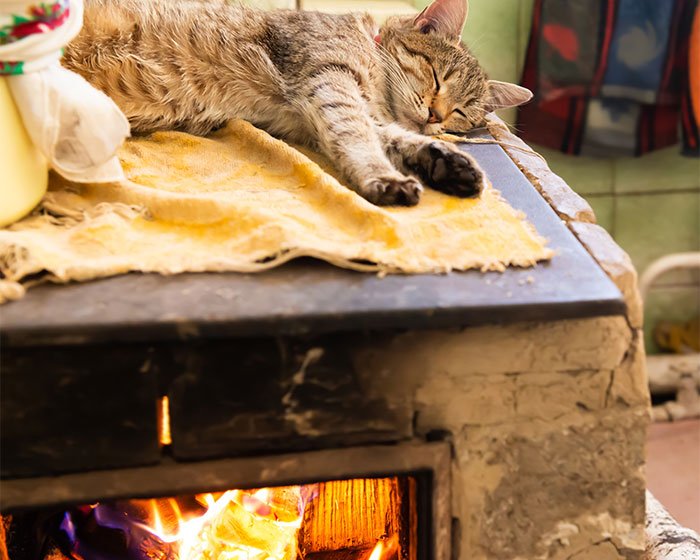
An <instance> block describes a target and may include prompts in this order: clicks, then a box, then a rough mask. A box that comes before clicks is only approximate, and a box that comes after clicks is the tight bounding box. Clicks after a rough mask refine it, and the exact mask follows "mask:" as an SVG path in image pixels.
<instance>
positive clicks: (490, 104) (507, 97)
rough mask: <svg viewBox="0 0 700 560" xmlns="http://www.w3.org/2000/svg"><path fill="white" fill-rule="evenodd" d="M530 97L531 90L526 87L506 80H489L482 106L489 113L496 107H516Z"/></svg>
mask: <svg viewBox="0 0 700 560" xmlns="http://www.w3.org/2000/svg"><path fill="white" fill-rule="evenodd" d="M530 99H532V92H531V91H530V90H529V89H527V88H524V87H522V86H519V85H516V84H510V83H508V82H499V81H498V80H489V81H488V93H487V94H486V101H485V103H484V106H485V108H486V111H487V112H488V113H490V112H491V111H495V110H496V109H506V108H508V107H517V106H518V105H522V104H523V103H527V102H528V101H530Z"/></svg>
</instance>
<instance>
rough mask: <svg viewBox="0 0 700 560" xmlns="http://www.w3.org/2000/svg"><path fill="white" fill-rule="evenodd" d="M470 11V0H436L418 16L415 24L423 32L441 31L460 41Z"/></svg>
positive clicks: (414, 21)
mask: <svg viewBox="0 0 700 560" xmlns="http://www.w3.org/2000/svg"><path fill="white" fill-rule="evenodd" d="M468 12H469V2H468V0H434V1H433V3H432V4H430V6H428V7H426V8H425V9H424V10H423V11H422V12H421V13H420V14H418V15H417V16H416V19H414V20H413V25H414V26H415V28H416V29H418V30H419V31H420V32H421V33H433V32H435V33H441V34H442V35H447V36H448V37H450V38H451V39H453V40H455V41H459V39H460V37H461V36H462V28H463V27H464V23H465V22H466V21H467V13H468Z"/></svg>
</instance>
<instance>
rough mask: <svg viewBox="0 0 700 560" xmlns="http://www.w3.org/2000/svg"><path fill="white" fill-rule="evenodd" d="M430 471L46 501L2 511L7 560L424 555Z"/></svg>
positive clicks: (1, 543) (386, 558)
mask: <svg viewBox="0 0 700 560" xmlns="http://www.w3.org/2000/svg"><path fill="white" fill-rule="evenodd" d="M430 503H431V499H430V476H429V475H428V474H427V473H417V474H411V475H401V476H388V477H383V478H355V479H348V480H331V481H325V482H319V483H313V484H301V485H287V486H271V487H264V488H252V489H250V488H249V489H229V490H224V491H216V492H201V493H197V494H188V495H178V496H165V497H155V498H138V499H114V500H106V501H98V502H95V503H89V504H81V505H70V506H60V507H58V506H55V507H45V508H41V509H32V510H28V511H23V512H18V513H14V514H12V513H10V514H5V515H4V516H3V517H0V520H2V528H1V529H0V557H2V558H9V560H195V559H196V560H296V559H308V560H428V558H430V557H432V555H431V554H430V553H429V551H430V546H431V544H430V540H431V538H432V536H431V531H430V525H431V522H430V516H431V513H430V509H431V508H430Z"/></svg>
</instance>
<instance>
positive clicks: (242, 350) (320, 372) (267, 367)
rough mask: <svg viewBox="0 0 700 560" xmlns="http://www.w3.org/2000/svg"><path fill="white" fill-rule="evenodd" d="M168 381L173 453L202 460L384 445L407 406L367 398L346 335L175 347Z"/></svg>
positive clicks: (401, 432) (397, 430)
mask: <svg viewBox="0 0 700 560" xmlns="http://www.w3.org/2000/svg"><path fill="white" fill-rule="evenodd" d="M175 355H176V356H177V357H176V360H177V361H179V362H180V363H181V366H180V367H176V368H175V371H179V372H180V373H178V374H176V375H175V377H174V379H172V381H171V382H170V384H169V389H168V395H169V400H170V417H171V423H172V439H173V447H172V450H173V455H174V456H175V457H176V458H178V459H202V458H210V457H221V456H236V455H242V454H247V453H253V452H256V453H260V452H267V453H279V452H283V451H290V450H301V449H314V448H320V447H345V446H349V445H358V444H368V443H384V442H392V441H397V440H399V439H402V438H404V439H405V438H408V437H409V436H410V435H411V422H412V410H411V409H410V407H408V406H407V405H406V406H404V407H399V408H396V407H395V406H390V405H389V404H388V403H387V402H386V401H385V400H383V399H376V398H375V399H370V398H369V397H368V396H367V395H365V394H363V392H362V388H361V386H360V384H359V383H358V381H357V379H356V376H355V372H354V368H353V365H352V362H351V360H350V356H349V354H348V340H347V339H346V338H342V339H339V338H337V337H336V338H325V339H323V340H318V341H300V340H283V339H277V340H275V339H255V340H251V339H240V340H235V341H230V342H209V343H207V344H206V345H187V347H180V348H179V349H178V350H177V351H176V353H175Z"/></svg>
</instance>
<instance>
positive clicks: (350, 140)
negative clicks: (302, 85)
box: [304, 71, 423, 206]
mask: <svg viewBox="0 0 700 560" xmlns="http://www.w3.org/2000/svg"><path fill="white" fill-rule="evenodd" d="M304 113H305V114H306V115H305V116H306V117H307V118H308V119H309V120H310V121H311V123H312V124H313V127H314V129H315V131H316V136H317V142H318V146H319V148H320V150H321V151H322V152H323V153H324V154H325V155H326V156H327V157H328V158H330V160H331V161H332V162H333V163H334V164H335V165H336V167H337V168H338V169H339V170H340V171H341V173H343V175H344V176H345V178H346V179H347V181H348V182H349V186H350V187H351V188H353V189H354V190H355V191H356V192H357V193H358V194H359V195H360V196H362V197H363V198H365V199H367V200H369V201H370V202H372V203H374V204H379V205H405V206H413V205H415V204H417V203H418V201H419V199H420V195H421V192H422V190H423V187H422V186H421V184H420V182H419V181H417V180H416V179H415V178H414V177H411V176H406V175H404V174H402V173H400V172H399V171H398V170H397V169H396V168H395V167H394V166H393V165H392V163H391V162H390V161H389V158H388V157H387V155H386V153H385V151H384V148H383V145H382V142H381V140H380V138H379V136H378V134H377V130H376V128H375V124H374V121H373V120H372V118H371V116H370V114H369V110H368V108H367V104H366V102H365V100H364V99H363V97H362V93H361V91H360V88H359V86H358V84H357V82H356V81H355V79H354V78H353V77H352V76H351V75H349V74H348V73H346V72H343V71H338V72H330V73H326V74H324V75H323V76H322V77H319V79H318V81H317V82H316V83H315V84H310V90H309V93H308V96H307V97H306V99H305V102H304Z"/></svg>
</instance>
